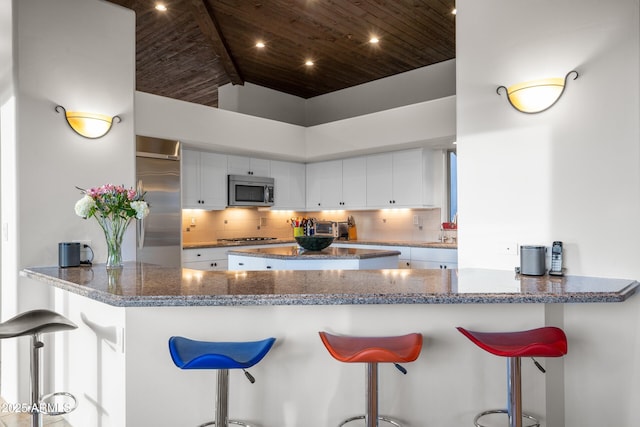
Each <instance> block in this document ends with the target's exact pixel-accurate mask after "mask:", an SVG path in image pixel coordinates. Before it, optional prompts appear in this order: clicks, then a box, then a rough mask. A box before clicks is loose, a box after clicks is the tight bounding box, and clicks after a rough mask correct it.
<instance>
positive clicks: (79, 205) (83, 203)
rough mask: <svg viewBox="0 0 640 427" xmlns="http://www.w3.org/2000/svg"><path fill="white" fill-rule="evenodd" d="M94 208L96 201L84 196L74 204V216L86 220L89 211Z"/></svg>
mask: <svg viewBox="0 0 640 427" xmlns="http://www.w3.org/2000/svg"><path fill="white" fill-rule="evenodd" d="M95 207H96V201H95V200H93V198H92V197H91V196H88V195H86V194H85V195H84V197H83V198H82V199H80V200H78V201H77V202H76V208H75V209H76V215H78V216H81V217H82V218H87V217H88V216H89V214H90V213H91V210H92V209H94V208H95Z"/></svg>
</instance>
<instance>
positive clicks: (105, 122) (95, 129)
mask: <svg viewBox="0 0 640 427" xmlns="http://www.w3.org/2000/svg"><path fill="white" fill-rule="evenodd" d="M60 110H62V111H64V115H65V118H66V119H67V123H68V124H69V126H70V127H71V129H73V130H74V131H75V132H76V133H77V134H78V135H81V136H84V137H85V138H89V139H96V138H100V137H103V136H104V135H106V134H107V132H109V130H111V125H112V124H113V122H114V121H116V123H119V122H120V121H121V119H120V117H119V116H113V117H109V116H107V115H104V114H96V113H85V112H79V111H67V110H65V108H64V107H63V106H62V105H57V106H56V112H58V113H59V112H60Z"/></svg>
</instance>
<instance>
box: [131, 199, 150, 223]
mask: <svg viewBox="0 0 640 427" xmlns="http://www.w3.org/2000/svg"><path fill="white" fill-rule="evenodd" d="M131 208H132V209H133V210H134V211H136V218H138V219H143V218H144V217H146V216H147V215H149V205H147V202H145V201H142V200H137V201H133V202H131Z"/></svg>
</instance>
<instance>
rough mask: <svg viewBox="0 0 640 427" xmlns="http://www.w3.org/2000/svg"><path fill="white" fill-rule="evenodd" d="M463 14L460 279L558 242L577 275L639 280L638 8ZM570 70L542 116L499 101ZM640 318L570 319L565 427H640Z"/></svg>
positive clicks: (571, 314)
mask: <svg viewBox="0 0 640 427" xmlns="http://www.w3.org/2000/svg"><path fill="white" fill-rule="evenodd" d="M456 6H457V9H458V14H457V18H456V19H457V38H456V39H457V55H458V57H457V74H458V81H457V89H458V94H457V101H458V106H457V120H458V126H457V130H458V140H457V141H458V165H459V167H458V192H459V193H458V194H459V213H460V214H459V231H458V235H459V250H458V254H459V258H458V261H459V265H460V267H473V266H481V267H487V268H495V269H509V270H510V269H513V267H514V266H516V265H519V258H518V257H517V256H515V255H506V254H505V250H504V249H505V247H506V246H508V245H511V244H513V243H516V242H517V243H519V244H545V245H550V244H551V242H552V241H553V240H562V241H564V243H565V249H566V250H565V266H566V267H567V269H568V273H570V274H578V275H591V276H614V277H626V278H638V277H640V264H639V263H638V256H639V255H640V253H639V250H638V245H637V242H638V240H639V237H640V223H639V221H638V218H640V167H639V166H640V165H639V160H640V147H639V140H640V138H639V118H640V108H639V105H638V102H639V97H638V91H639V84H638V82H639V75H640V73H639V66H638V59H639V51H640V50H639V20H640V19H639V15H640V13H639V10H638V1H637V0H616V1H609V2H600V1H595V0H589V1H565V2H557V1H552V0H542V1H537V2H528V1H521V0H517V1H513V0H487V1H483V2H477V1H475V0H458V1H457V4H456ZM572 69H576V70H578V71H579V72H580V77H579V78H578V79H577V80H575V81H570V82H569V84H568V87H567V90H566V92H565V94H564V96H563V98H562V99H561V100H560V101H559V102H558V103H557V104H556V105H555V106H554V107H553V108H552V109H550V110H548V111H546V112H544V113H541V114H538V115H526V114H522V113H519V112H517V111H515V110H514V109H512V108H511V106H509V104H508V102H507V101H506V100H505V99H504V97H503V96H498V95H497V94H496V92H495V90H496V87H497V86H499V85H506V86H509V85H511V84H513V83H517V82H520V81H525V80H531V79H535V78H540V77H547V76H564V75H565V74H566V73H567V72H568V71H570V70H572ZM639 307H640V298H639V297H638V296H635V297H633V298H632V299H631V300H629V301H627V302H625V303H623V304H613V305H606V304H604V305H598V306H597V307H595V306H584V305H582V304H575V305H572V304H566V305H565V306H564V311H563V319H561V320H562V322H563V324H564V329H565V331H566V332H567V335H568V338H569V354H568V355H567V356H566V357H565V363H564V366H565V377H564V384H565V396H564V399H565V422H564V424H563V425H564V427H577V426H584V425H589V426H591V425H610V426H614V425H615V426H625V427H630V426H633V425H635V424H637V413H636V410H635V409H636V406H637V405H636V403H637V401H638V398H639V397H640V370H639V369H638V368H637V365H638V363H637V361H638V360H639V359H640V309H639ZM591 310H594V312H595V310H597V315H592V314H589V313H593V312H592V311H591ZM497 326H499V325H496V327H497ZM558 425H562V424H558Z"/></svg>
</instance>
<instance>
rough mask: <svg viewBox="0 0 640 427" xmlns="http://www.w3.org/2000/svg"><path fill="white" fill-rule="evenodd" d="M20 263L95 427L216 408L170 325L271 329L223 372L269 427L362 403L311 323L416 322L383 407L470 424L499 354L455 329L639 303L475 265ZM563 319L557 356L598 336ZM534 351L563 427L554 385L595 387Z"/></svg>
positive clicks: (573, 283)
mask: <svg viewBox="0 0 640 427" xmlns="http://www.w3.org/2000/svg"><path fill="white" fill-rule="evenodd" d="M21 274H22V275H23V276H25V277H27V278H29V279H32V280H28V281H27V282H26V286H34V287H38V288H39V289H41V290H42V292H53V300H54V301H55V304H54V306H53V307H51V308H53V309H55V310H57V311H60V312H62V313H63V314H65V315H67V316H69V317H70V318H71V319H72V320H73V321H74V322H76V323H77V324H78V325H79V328H78V330H76V331H72V332H69V333H65V334H56V337H55V340H56V342H55V348H56V349H57V354H58V356H59V358H56V360H55V362H54V367H55V369H54V372H55V381H54V382H55V383H56V384H55V388H57V389H65V390H68V391H70V392H72V393H75V394H76V396H79V398H80V406H79V408H78V410H77V411H76V412H74V413H72V414H70V415H69V416H68V418H69V420H70V422H71V423H72V424H74V425H75V424H77V425H102V426H105V427H106V426H139V425H160V426H169V425H198V424H199V423H204V422H205V421H207V420H210V419H212V418H213V416H214V415H213V402H214V398H215V396H214V390H215V386H214V382H215V374H214V373H213V372H208V371H181V370H179V369H178V368H176V367H175V366H173V363H172V362H171V359H170V357H169V353H168V348H167V340H168V339H169V337H171V336H173V335H182V336H186V337H189V338H193V339H201V340H220V341H240V340H254V339H260V338H265V337H268V336H273V337H275V338H276V339H277V341H276V345H275V346H274V348H273V349H272V350H271V352H270V353H269V354H268V355H267V356H266V357H265V359H264V360H263V361H262V362H261V363H260V364H258V365H257V366H255V367H254V368H252V369H251V372H252V374H253V375H254V376H255V377H256V378H257V381H256V383H255V384H253V385H251V384H250V383H249V382H248V381H246V380H245V379H244V376H242V373H239V374H238V373H235V372H232V373H231V376H230V377H231V394H230V415H231V417H232V418H237V419H244V420H248V421H252V422H254V423H257V424H259V425H264V426H269V425H279V426H286V427H299V426H302V425H304V426H309V427H326V426H329V425H337V424H338V423H339V420H341V419H344V418H346V417H347V416H350V415H353V414H355V413H359V412H362V411H363V405H364V403H363V401H364V391H363V390H364V378H363V375H362V370H361V369H358V368H356V367H355V366H354V365H350V364H341V363H337V362H336V361H335V360H333V359H332V358H331V357H330V356H329V355H328V354H327V352H326V350H325V349H324V347H323V346H322V344H321V342H320V339H319V338H318V335H317V332H318V331H320V330H327V331H331V332H334V333H339V334H340V333H341V334H358V335H374V336H375V335H391V334H401V333H407V332H419V333H422V334H423V335H424V337H425V345H424V348H423V351H422V354H421V356H420V357H419V359H418V360H417V361H416V362H414V363H411V364H407V365H406V366H405V367H406V368H407V369H408V370H409V374H408V375H407V376H402V375H399V374H398V371H397V370H395V369H394V368H393V367H392V366H391V367H387V366H381V369H380V383H381V390H380V393H381V395H380V408H381V412H383V413H388V414H395V415H397V416H399V417H400V418H401V419H403V420H405V421H406V423H407V425H408V426H415V427H417V426H424V425H469V424H472V422H471V420H472V418H473V415H474V414H475V413H476V412H479V411H480V410H482V409H486V408H487V407H488V406H490V407H493V406H501V404H502V402H503V401H504V384H503V380H502V378H503V377H504V365H503V361H502V360H500V359H499V358H495V357H493V356H491V355H487V354H486V353H484V352H482V351H480V350H478V349H476V348H474V346H472V345H470V343H469V342H468V340H466V339H465V338H464V337H462V336H461V335H460V334H459V333H457V331H455V326H466V327H469V328H472V329H478V330H500V329H505V328H506V329H509V330H516V329H527V328H532V327H538V326H542V325H557V326H560V327H565V329H567V328H566V325H565V324H564V323H565V315H564V313H565V307H569V306H579V307H582V308H581V310H582V311H583V312H584V315H585V319H588V318H592V317H593V318H594V319H596V318H597V319H599V321H600V322H604V321H605V320H604V319H605V318H606V317H607V316H609V315H610V314H611V313H612V312H620V311H621V310H620V309H619V308H618V307H623V306H626V305H628V304H633V305H637V303H636V302H635V300H637V298H631V296H632V295H634V294H635V293H636V291H637V287H638V284H637V283H636V282H635V281H634V280H627V279H604V278H588V277H576V276H566V277H547V276H541V277H525V276H517V275H515V274H514V273H513V272H508V271H491V270H476V269H474V270H459V271H458V270H366V271H365V270H361V271H359V270H343V271H337V270H328V271H255V272H239V271H237V272H203V271H197V270H189V269H177V268H164V267H158V266H151V265H137V264H135V263H131V264H126V265H125V267H124V268H123V269H122V270H117V271H115V272H107V271H106V270H105V268H104V266H103V265H96V266H93V267H90V268H84V267H79V268H68V269H60V268H57V267H37V268H27V269H25V270H23V272H22V273H21ZM575 303H580V304H575ZM608 307H611V308H608ZM570 326H571V328H570V329H568V330H567V335H568V336H569V342H570V345H569V355H568V356H567V358H571V359H570V360H571V362H570V363H569V362H567V364H568V366H571V365H574V364H576V362H579V361H580V360H581V359H585V358H589V357H590V356H589V354H590V353H589V352H588V351H580V349H581V348H582V350H584V347H585V346H591V345H594V346H595V345H596V342H597V338H598V337H591V336H590V332H589V331H588V330H583V329H581V327H580V325H577V326H576V325H573V323H572V324H571V325H570ZM541 362H542V363H543V364H544V365H545V367H546V369H547V372H548V373H547V375H541V374H539V372H538V371H537V370H536V369H535V368H534V367H530V366H529V365H528V364H526V363H523V381H524V383H523V384H524V385H525V387H526V391H525V395H524V404H525V407H526V408H527V409H528V410H529V412H533V413H534V414H535V415H537V416H539V417H541V418H542V419H543V420H544V421H545V425H563V422H564V417H565V410H564V406H563V404H562V402H563V401H564V400H563V396H564V394H565V393H577V392H578V391H579V392H581V393H585V392H591V391H585V390H581V389H580V388H579V384H574V383H573V382H571V381H565V377H567V376H571V377H572V376H573V373H572V372H571V371H569V372H566V368H565V361H564V359H548V360H542V361H541ZM387 368H389V369H387ZM236 374H237V375H236ZM58 383H59V384H58ZM593 392H597V391H596V390H594V391H593ZM167 408H168V409H167Z"/></svg>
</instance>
